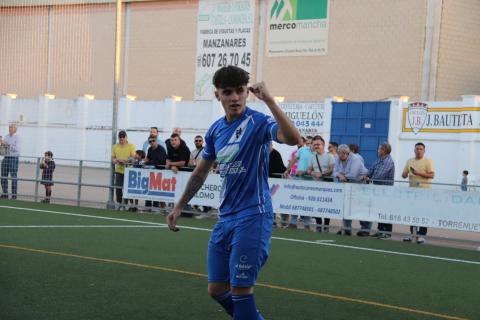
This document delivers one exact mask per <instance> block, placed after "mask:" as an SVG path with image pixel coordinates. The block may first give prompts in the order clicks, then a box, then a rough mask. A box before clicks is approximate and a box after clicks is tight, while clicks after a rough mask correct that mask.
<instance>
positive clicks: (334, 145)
mask: <svg viewBox="0 0 480 320" xmlns="http://www.w3.org/2000/svg"><path fill="white" fill-rule="evenodd" d="M337 149H338V143H336V142H333V141H331V142H330V143H329V144H328V153H330V154H331V155H332V156H333V157H334V158H335V160H337V158H338V155H337Z"/></svg>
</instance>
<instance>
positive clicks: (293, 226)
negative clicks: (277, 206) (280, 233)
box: [288, 223, 297, 229]
mask: <svg viewBox="0 0 480 320" xmlns="http://www.w3.org/2000/svg"><path fill="white" fill-rule="evenodd" d="M288 229H297V225H296V224H291V223H290V224H289V225H288Z"/></svg>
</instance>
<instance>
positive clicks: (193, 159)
mask: <svg viewBox="0 0 480 320" xmlns="http://www.w3.org/2000/svg"><path fill="white" fill-rule="evenodd" d="M193 143H194V144H195V149H192V151H190V161H189V162H188V166H189V167H193V168H195V167H196V166H197V162H198V161H200V159H202V154H203V137H202V136H196V137H195V139H194V140H193Z"/></svg>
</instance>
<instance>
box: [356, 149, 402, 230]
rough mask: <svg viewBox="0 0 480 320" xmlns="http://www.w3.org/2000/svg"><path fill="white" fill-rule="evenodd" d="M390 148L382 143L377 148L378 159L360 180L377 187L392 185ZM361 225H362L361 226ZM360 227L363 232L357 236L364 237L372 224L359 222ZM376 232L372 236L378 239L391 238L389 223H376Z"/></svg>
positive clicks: (393, 174) (393, 169)
mask: <svg viewBox="0 0 480 320" xmlns="http://www.w3.org/2000/svg"><path fill="white" fill-rule="evenodd" d="M391 152H392V147H391V146H390V144H389V143H387V142H385V143H382V144H381V145H380V146H379V147H378V159H377V160H376V161H375V162H374V163H373V164H372V167H371V168H370V169H369V170H368V173H367V175H366V176H364V177H362V180H364V181H366V182H370V181H371V182H372V183H373V184H378V185H388V186H392V185H393V180H394V177H395V163H394V162H393V159H392V157H391V156H390V153H391ZM362 223H363V224H362ZM360 225H362V227H363V228H364V229H366V230H365V231H363V230H360V231H359V233H357V235H359V236H366V235H368V234H369V231H370V228H371V225H372V223H371V222H368V221H360ZM377 229H378V232H377V233H376V234H375V235H374V236H375V237H377V238H379V239H388V238H390V237H391V236H392V224H391V223H381V222H379V223H378V227H377Z"/></svg>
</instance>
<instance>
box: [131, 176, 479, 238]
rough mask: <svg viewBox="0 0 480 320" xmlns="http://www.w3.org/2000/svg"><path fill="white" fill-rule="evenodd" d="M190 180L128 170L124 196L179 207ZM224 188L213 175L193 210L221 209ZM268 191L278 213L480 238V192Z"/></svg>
mask: <svg viewBox="0 0 480 320" xmlns="http://www.w3.org/2000/svg"><path fill="white" fill-rule="evenodd" d="M190 174H191V173H190V172H178V173H177V174H173V172H172V171H170V170H155V169H137V168H126V169H125V180H124V185H123V194H124V197H125V198H126V199H145V200H153V201H165V202H176V201H178V200H179V199H180V197H181V196H182V193H183V190H184V189H185V186H186V185H187V182H188V179H189V177H190ZM221 185H222V181H221V179H220V175H218V174H211V175H209V176H208V178H207V180H206V181H205V183H204V184H203V186H202V188H201V189H200V190H199V191H198V192H197V194H196V195H195V197H194V198H193V199H192V200H191V201H190V204H192V205H203V206H210V207H214V208H218V206H219V203H220V190H221ZM269 185H270V194H271V196H272V201H273V209H274V211H275V212H276V213H288V214H296V215H302V216H311V217H326V218H333V219H339V220H340V219H344V218H345V219H352V220H367V221H374V222H384V223H392V224H403V225H417V226H427V227H434V228H441V229H451V230H462V231H472V232H480V215H479V214H478V212H480V194H479V193H478V192H463V191H453V190H436V189H428V190H427V189H420V188H408V187H405V186H402V187H400V186H380V185H366V184H344V183H333V182H319V181H313V180H312V181H306V180H294V179H269Z"/></svg>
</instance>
